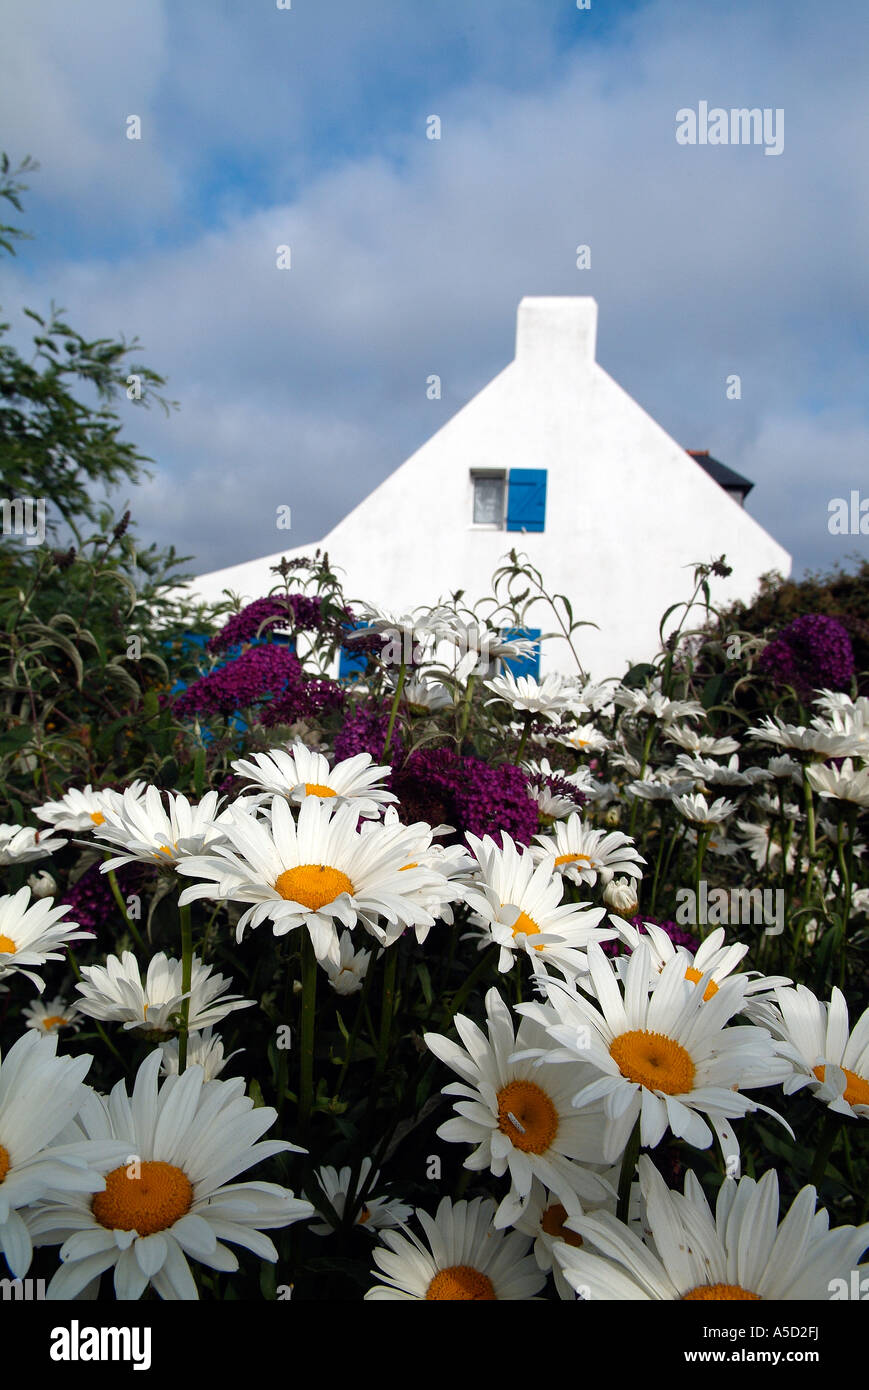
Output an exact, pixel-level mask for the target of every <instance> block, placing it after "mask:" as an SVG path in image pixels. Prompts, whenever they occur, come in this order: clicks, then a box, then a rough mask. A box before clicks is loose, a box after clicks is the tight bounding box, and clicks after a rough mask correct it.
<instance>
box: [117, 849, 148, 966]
mask: <svg viewBox="0 0 869 1390" xmlns="http://www.w3.org/2000/svg"><path fill="white" fill-rule="evenodd" d="M108 880H109V886H110V887H111V890H112V896H113V898H114V900H115V902H116V903H117V905H118V911H119V912H120V914H121V916H122V917H123V919H124V922H125V924H126V927H127V931H128V932H129V933H130V936H131V937H132V938H133V940H134V941H135V943H136V945H137V946H138V948H139V950H140V951H142V952H143V953H144V954H147V947H146V946H145V943H144V941H143V940H142V934H141V932H140V931H139V928H138V927H137V926H136V924H135V922H134V921H133V919H132V917H131V916H130V914H129V913H128V912H127V904H126V903H125V902H124V899H123V897H122V896H121V888H120V884H119V883H118V880H117V878H116V877H115V871H114V869H109V872H108Z"/></svg>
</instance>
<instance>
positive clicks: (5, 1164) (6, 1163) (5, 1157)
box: [0, 1144, 12, 1182]
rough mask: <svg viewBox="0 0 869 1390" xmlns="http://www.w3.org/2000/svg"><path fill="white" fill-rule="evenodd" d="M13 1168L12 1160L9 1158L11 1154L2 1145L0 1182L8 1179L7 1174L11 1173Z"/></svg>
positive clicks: (0, 1148)
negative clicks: (10, 1170)
mask: <svg viewBox="0 0 869 1390" xmlns="http://www.w3.org/2000/svg"><path fill="white" fill-rule="evenodd" d="M11 1166H12V1160H11V1158H10V1157H9V1154H8V1153H7V1151H6V1150H5V1149H4V1147H3V1145H2V1144H0V1182H2V1181H3V1179H4V1178H5V1177H6V1174H7V1173H8V1172H9V1169H10V1168H11Z"/></svg>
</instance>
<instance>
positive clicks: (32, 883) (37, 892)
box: [27, 869, 57, 898]
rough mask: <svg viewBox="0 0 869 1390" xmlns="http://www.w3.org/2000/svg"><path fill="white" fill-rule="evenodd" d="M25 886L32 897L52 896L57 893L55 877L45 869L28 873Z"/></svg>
mask: <svg viewBox="0 0 869 1390" xmlns="http://www.w3.org/2000/svg"><path fill="white" fill-rule="evenodd" d="M27 886H28V888H29V889H30V891H31V893H32V894H33V896H34V898H53V897H54V896H55V894H56V893H57V879H56V878H53V877H52V876H51V874H50V873H49V872H48V870H47V869H40V870H39V871H38V872H37V873H35V874H30V875H29V876H28V879H27Z"/></svg>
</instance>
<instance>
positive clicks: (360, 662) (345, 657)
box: [338, 623, 368, 681]
mask: <svg viewBox="0 0 869 1390" xmlns="http://www.w3.org/2000/svg"><path fill="white" fill-rule="evenodd" d="M367 626H368V624H367V623H354V624H353V630H354V631H355V630H356V629H357V628H360V627H367ZM365 669H366V657H365V655H364V654H363V655H361V656H360V654H359V652H358V651H354V650H353V648H352V647H342V648H341V651H340V654H339V657H338V679H339V681H355V680H358V678H359V677H360V676H364V674H365Z"/></svg>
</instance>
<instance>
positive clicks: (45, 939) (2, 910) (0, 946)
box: [0, 888, 93, 994]
mask: <svg viewBox="0 0 869 1390" xmlns="http://www.w3.org/2000/svg"><path fill="white" fill-rule="evenodd" d="M28 904H30V906H28ZM71 911H72V908H71V907H70V906H69V905H68V904H67V903H61V904H60V905H59V906H58V907H53V906H52V903H51V899H50V898H40V899H38V900H37V901H36V902H34V903H30V889H29V888H19V890H18V892H17V893H14V894H11V895H10V894H7V895H6V896H5V897H2V898H0V980H4V979H6V977H7V976H9V975H14V974H15V973H16V972H17V971H20V972H21V974H22V975H26V976H27V978H28V980H30V982H31V984H34V985H35V986H36V988H37V989H38V990H39V992H40V994H41V993H42V991H43V989H44V988H45V982H44V980H42V979H41V978H40V976H39V975H37V974H35V973H34V970H33V968H32V967H34V966H42V965H44V964H45V962H46V961H47V960H63V959H64V956H63V952H62V951H60V950H57V949H55V948H56V947H59V946H66V944H67V943H68V942H70V941H91V940H92V939H93V936H92V933H91V932H87V931H81V930H79V928H78V923H77V922H62V921H61V920H60V919H61V918H62V917H63V916H64V914H65V913H67V912H71Z"/></svg>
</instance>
